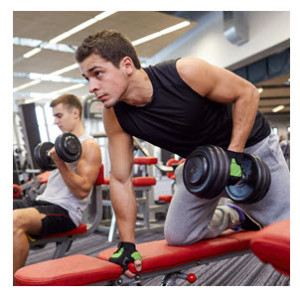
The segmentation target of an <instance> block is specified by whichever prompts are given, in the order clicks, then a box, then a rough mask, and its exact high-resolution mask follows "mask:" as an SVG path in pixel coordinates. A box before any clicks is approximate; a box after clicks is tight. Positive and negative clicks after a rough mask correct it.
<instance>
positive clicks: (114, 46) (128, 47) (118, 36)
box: [76, 30, 141, 69]
mask: <svg viewBox="0 0 300 298" xmlns="http://www.w3.org/2000/svg"><path fill="white" fill-rule="evenodd" d="M91 54H98V55H100V56H101V57H102V58H104V59H106V60H107V61H110V62H111V63H112V64H113V65H114V66H115V67H117V68H119V65H120V61H121V59H122V58H124V57H126V56H128V57H130V58H131V60H132V61H133V64H134V66H135V68H137V69H140V68H141V63H140V60H139V58H138V56H137V53H136V51H135V49H134V47H133V45H132V44H131V42H130V41H129V39H128V38H127V37H126V36H125V35H123V34H122V33H120V32H118V31H114V30H102V31H100V32H98V33H96V34H94V35H90V36H89V37H87V38H86V39H85V40H84V41H83V42H82V44H81V45H80V46H79V47H78V48H77V50H76V60H77V62H78V63H81V62H82V61H83V60H85V59H86V58H87V57H88V56H90V55H91Z"/></svg>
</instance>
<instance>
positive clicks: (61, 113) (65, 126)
mask: <svg viewBox="0 0 300 298" xmlns="http://www.w3.org/2000/svg"><path fill="white" fill-rule="evenodd" d="M53 116H54V124H56V125H57V126H58V128H59V129H60V130H61V131H62V132H71V131H73V129H74V127H75V125H76V123H77V122H78V119H79V115H78V110H77V109H74V108H73V109H72V108H68V107H67V106H65V105H63V104H62V103H60V104H58V105H56V106H55V107H54V108H53Z"/></svg>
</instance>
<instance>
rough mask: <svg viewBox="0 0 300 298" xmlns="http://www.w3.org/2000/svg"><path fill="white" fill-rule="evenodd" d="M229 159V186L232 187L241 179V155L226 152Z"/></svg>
mask: <svg viewBox="0 0 300 298" xmlns="http://www.w3.org/2000/svg"><path fill="white" fill-rule="evenodd" d="M227 154H228V156H229V158H230V181H229V184H231V185H234V184H236V183H237V182H238V181H239V180H241V178H242V168H241V164H242V160H243V156H244V155H243V153H240V152H234V151H230V150H227Z"/></svg>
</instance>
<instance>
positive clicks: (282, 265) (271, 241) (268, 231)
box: [250, 219, 290, 276]
mask: <svg viewBox="0 0 300 298" xmlns="http://www.w3.org/2000/svg"><path fill="white" fill-rule="evenodd" d="M250 245H251V249H252V251H253V252H254V253H255V255H256V256H257V257H258V258H259V259H260V260H261V261H262V262H263V263H268V264H271V265H272V266H273V267H274V268H275V269H276V270H277V271H278V272H280V273H282V274H284V275H286V276H290V220H289V219H287V220H284V221H280V222H276V223H274V224H272V225H269V226H267V227H265V228H264V229H262V230H260V231H259V232H257V233H256V235H255V236H254V237H253V238H252V239H251V243H250Z"/></svg>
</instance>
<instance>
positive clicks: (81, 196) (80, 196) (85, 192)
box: [76, 188, 91, 200]
mask: <svg viewBox="0 0 300 298" xmlns="http://www.w3.org/2000/svg"><path fill="white" fill-rule="evenodd" d="M90 191H91V188H82V189H80V190H79V191H78V192H77V193H76V197H77V198H78V199H79V200H83V199H85V198H86V197H87V196H88V195H89V194H90Z"/></svg>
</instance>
